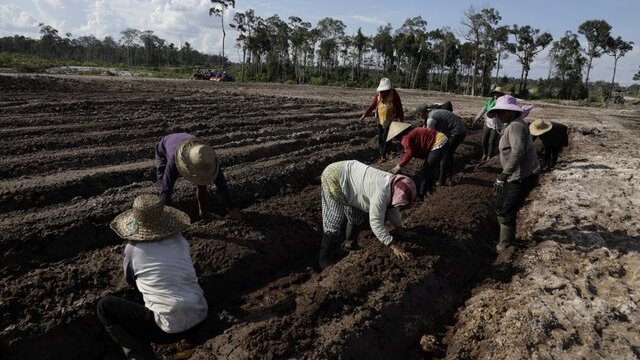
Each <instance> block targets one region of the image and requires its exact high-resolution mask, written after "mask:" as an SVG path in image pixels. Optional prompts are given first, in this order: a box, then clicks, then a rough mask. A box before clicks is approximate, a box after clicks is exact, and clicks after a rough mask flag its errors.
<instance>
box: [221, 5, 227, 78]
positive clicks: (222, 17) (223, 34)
mask: <svg viewBox="0 0 640 360" xmlns="http://www.w3.org/2000/svg"><path fill="white" fill-rule="evenodd" d="M220 23H222V70H224V69H225V66H226V64H225V62H224V38H225V37H226V36H227V32H226V31H224V13H222V14H221V15H220Z"/></svg>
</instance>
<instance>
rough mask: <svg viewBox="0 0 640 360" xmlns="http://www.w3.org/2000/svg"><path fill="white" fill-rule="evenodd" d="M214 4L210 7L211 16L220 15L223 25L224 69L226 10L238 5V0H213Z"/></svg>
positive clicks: (223, 64)
mask: <svg viewBox="0 0 640 360" xmlns="http://www.w3.org/2000/svg"><path fill="white" fill-rule="evenodd" d="M211 3H212V4H213V6H212V7H211V8H209V16H212V15H213V16H219V17H220V25H221V27H222V69H223V70H224V68H225V66H226V64H225V58H224V38H225V37H226V36H227V33H226V31H225V30H224V12H225V11H226V10H227V9H228V8H235V7H236V0H211Z"/></svg>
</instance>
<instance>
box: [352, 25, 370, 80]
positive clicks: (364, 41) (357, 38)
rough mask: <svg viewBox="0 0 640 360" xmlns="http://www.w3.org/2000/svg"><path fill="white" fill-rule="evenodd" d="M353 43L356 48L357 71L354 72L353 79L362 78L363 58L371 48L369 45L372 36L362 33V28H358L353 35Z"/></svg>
mask: <svg viewBox="0 0 640 360" xmlns="http://www.w3.org/2000/svg"><path fill="white" fill-rule="evenodd" d="M352 44H353V47H354V49H355V57H356V61H355V71H354V72H353V76H352V79H353V80H356V79H358V80H359V79H360V74H361V68H362V58H363V57H364V54H365V52H367V51H368V50H369V46H370V45H371V38H369V37H368V36H365V35H364V34H363V33H362V28H358V31H357V32H356V34H355V35H353V37H352Z"/></svg>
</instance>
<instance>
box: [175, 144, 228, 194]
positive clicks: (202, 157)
mask: <svg viewBox="0 0 640 360" xmlns="http://www.w3.org/2000/svg"><path fill="white" fill-rule="evenodd" d="M176 167H177V168H178V172H179V173H180V175H182V176H183V177H184V178H185V179H187V180H188V181H190V182H192V183H194V184H196V185H208V184H210V183H211V181H212V180H213V179H215V178H216V176H218V171H220V165H219V164H218V157H217V156H216V152H215V151H214V150H213V148H212V147H211V146H209V145H207V144H206V143H205V142H204V141H201V140H198V139H191V140H187V141H185V142H183V143H182V144H180V146H178V149H177V150H176Z"/></svg>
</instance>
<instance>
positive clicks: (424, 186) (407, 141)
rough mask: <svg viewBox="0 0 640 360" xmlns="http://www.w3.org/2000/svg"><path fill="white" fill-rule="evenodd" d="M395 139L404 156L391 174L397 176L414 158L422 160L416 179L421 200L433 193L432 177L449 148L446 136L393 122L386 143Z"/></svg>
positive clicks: (422, 128)
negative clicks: (397, 140)
mask: <svg viewBox="0 0 640 360" xmlns="http://www.w3.org/2000/svg"><path fill="white" fill-rule="evenodd" d="M395 138H398V139H400V143H401V144H402V147H403V148H404V154H403V155H402V159H400V162H399V163H398V165H396V166H395V167H394V168H393V169H392V170H391V172H392V173H393V174H397V173H398V172H400V170H402V168H403V167H404V166H405V165H407V164H408V163H409V161H411V159H412V158H414V157H415V158H418V159H422V160H424V163H423V164H422V169H421V170H420V173H419V174H418V176H417V178H416V179H417V181H416V182H417V185H418V199H423V198H424V196H425V195H426V194H427V193H431V192H433V182H434V179H433V175H434V173H435V170H436V169H437V166H438V164H440V160H441V159H442V157H443V156H444V155H445V154H446V153H447V150H448V148H449V144H448V142H447V136H446V135H445V134H443V133H441V132H439V131H437V130H434V129H431V128H424V127H413V126H411V124H408V123H404V122H398V121H394V122H392V123H391V126H390V127H389V135H388V136H387V141H390V140H391V139H395Z"/></svg>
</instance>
